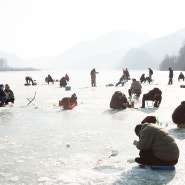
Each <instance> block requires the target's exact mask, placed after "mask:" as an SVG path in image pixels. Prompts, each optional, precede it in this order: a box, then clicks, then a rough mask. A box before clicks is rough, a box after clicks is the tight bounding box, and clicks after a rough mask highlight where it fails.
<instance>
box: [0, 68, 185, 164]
mask: <svg viewBox="0 0 185 185" xmlns="http://www.w3.org/2000/svg"><path fill="white" fill-rule="evenodd" d="M125 71H128V70H127V69H126V70H125ZM125 71H124V72H125ZM149 71H150V72H149V79H150V80H151V79H152V74H153V71H152V72H151V69H150V68H149ZM169 71H170V73H169V84H172V83H173V81H172V78H173V70H172V69H171V68H169ZM96 74H98V72H96V70H95V69H93V70H92V71H91V73H90V75H91V85H92V87H95V86H96ZM128 74H129V73H128ZM123 76H124V77H125V74H123ZM129 78H130V75H129V76H127V80H129ZM125 79H126V78H125ZM180 79H183V78H182V74H181V78H180ZM66 81H69V76H68V75H67V74H66V75H65V77H62V78H61V80H60V86H61V87H65V86H66V85H67V83H66ZM26 82H27V83H28V84H29V83H33V80H32V78H31V77H26ZM47 82H48V84H49V82H52V83H54V80H53V78H52V77H51V75H48V77H47ZM32 85H33V84H32ZM118 85H119V84H118ZM141 90H142V86H141V82H140V81H137V80H136V79H135V78H134V79H132V83H131V87H130V89H128V94H129V97H132V96H133V95H136V96H137V97H140V95H141V93H142V91H141ZM148 100H151V101H153V102H154V103H153V106H154V107H159V106H160V104H161V101H162V91H161V90H160V89H159V88H157V87H155V88H153V89H152V90H150V91H149V92H148V93H146V94H143V97H142V106H141V108H145V101H148ZM14 101H15V98H14V93H13V91H12V90H11V89H10V87H9V85H8V84H6V85H5V89H4V85H3V84H1V85H0V107H2V106H4V105H6V104H8V102H12V103H14ZM73 104H75V105H77V96H76V94H72V96H71V97H65V98H63V99H62V100H61V101H59V106H63V107H64V108H66V109H67V108H69V106H71V105H73ZM127 107H132V105H131V104H130V103H129V101H128V100H127V98H126V95H125V94H124V93H122V92H121V91H115V92H114V94H113V95H112V98H111V101H110V108H112V109H126V108H127ZM172 120H173V122H174V123H175V124H177V126H178V127H179V128H185V101H182V102H181V104H180V105H179V106H178V107H177V108H176V109H175V110H174V112H173V113H172ZM156 122H157V119H156V117H155V116H147V117H146V118H145V119H144V120H142V121H141V123H140V124H137V125H136V126H135V129H134V130H135V134H136V135H137V136H138V137H139V140H138V141H137V140H134V141H133V144H134V145H135V146H136V148H137V149H138V150H139V151H140V152H139V157H136V158H135V162H137V163H139V164H142V165H157V166H173V165H176V164H177V163H178V159H179V153H180V152H179V148H178V146H177V144H176V142H175V139H174V138H173V137H172V136H171V135H170V134H169V132H167V131H166V130H165V129H164V128H162V127H159V126H158V125H157V124H156Z"/></svg>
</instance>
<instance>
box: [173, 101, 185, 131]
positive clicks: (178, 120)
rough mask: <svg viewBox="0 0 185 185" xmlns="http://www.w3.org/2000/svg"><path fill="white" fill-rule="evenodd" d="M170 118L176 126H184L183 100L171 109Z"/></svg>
mask: <svg viewBox="0 0 185 185" xmlns="http://www.w3.org/2000/svg"><path fill="white" fill-rule="evenodd" d="M172 120H173V122H174V123H175V124H177V127H179V128H185V101H182V102H181V104H180V105H179V106H178V107H177V108H176V109H175V110H174V111H173V113H172Z"/></svg>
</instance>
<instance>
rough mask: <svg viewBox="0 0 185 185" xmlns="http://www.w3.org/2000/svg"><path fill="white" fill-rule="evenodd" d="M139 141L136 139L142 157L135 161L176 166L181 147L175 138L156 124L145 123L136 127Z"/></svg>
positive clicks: (152, 164)
mask: <svg viewBox="0 0 185 185" xmlns="http://www.w3.org/2000/svg"><path fill="white" fill-rule="evenodd" d="M135 133H136V135H137V136H138V137H139V141H137V140H134V142H133V144H134V145H135V146H136V148H137V149H138V150H140V152H139V156H140V157H136V158H135V162H137V163H139V164H141V165H151V166H174V165H175V164H177V162H178V158H179V148H178V146H177V144H176V142H175V140H174V138H173V137H172V136H171V135H170V134H169V133H168V131H166V130H165V129H164V128H162V127H159V126H158V125H156V124H152V123H144V124H138V125H136V127H135Z"/></svg>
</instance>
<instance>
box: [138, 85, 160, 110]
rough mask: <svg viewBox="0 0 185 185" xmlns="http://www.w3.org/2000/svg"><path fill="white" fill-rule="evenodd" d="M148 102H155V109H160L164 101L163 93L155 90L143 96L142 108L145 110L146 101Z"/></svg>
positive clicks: (157, 89)
mask: <svg viewBox="0 0 185 185" xmlns="http://www.w3.org/2000/svg"><path fill="white" fill-rule="evenodd" d="M147 100H150V101H153V102H154V107H159V105H160V103H161V100H162V91H161V90H160V89H159V88H154V89H152V90H151V91H149V92H148V93H147V94H143V98H142V106H141V108H145V101H147Z"/></svg>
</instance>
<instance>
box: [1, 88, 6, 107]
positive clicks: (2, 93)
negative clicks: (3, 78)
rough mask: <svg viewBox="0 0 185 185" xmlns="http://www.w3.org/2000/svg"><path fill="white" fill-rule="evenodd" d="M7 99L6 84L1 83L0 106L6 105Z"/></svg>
mask: <svg viewBox="0 0 185 185" xmlns="http://www.w3.org/2000/svg"><path fill="white" fill-rule="evenodd" d="M5 100H6V93H5V92H4V85H3V84H0V107H3V106H4V103H5Z"/></svg>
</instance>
